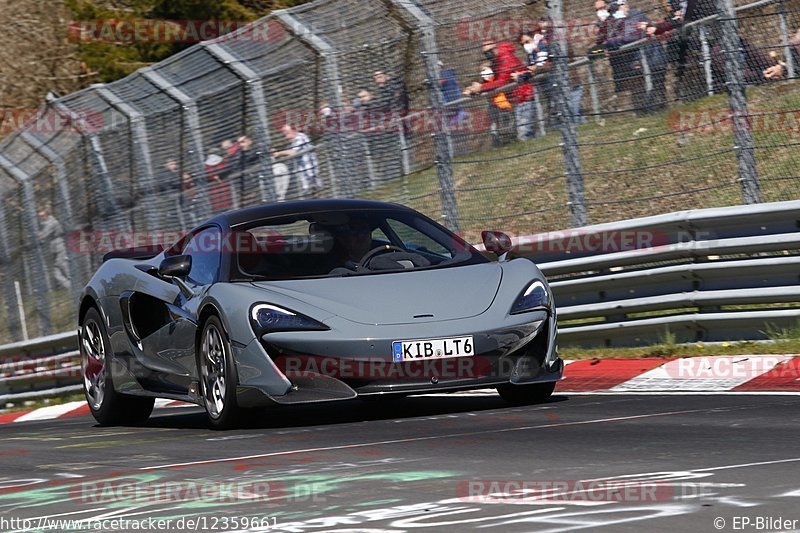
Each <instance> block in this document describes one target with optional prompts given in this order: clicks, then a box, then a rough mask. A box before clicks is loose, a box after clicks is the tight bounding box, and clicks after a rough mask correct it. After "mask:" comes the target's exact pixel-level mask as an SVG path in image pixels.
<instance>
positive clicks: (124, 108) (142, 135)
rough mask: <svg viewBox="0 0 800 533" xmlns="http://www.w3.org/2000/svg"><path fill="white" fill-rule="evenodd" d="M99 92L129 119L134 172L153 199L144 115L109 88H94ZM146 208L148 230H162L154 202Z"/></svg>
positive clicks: (97, 86) (150, 163)
mask: <svg viewBox="0 0 800 533" xmlns="http://www.w3.org/2000/svg"><path fill="white" fill-rule="evenodd" d="M93 87H94V88H95V90H96V91H97V95H98V96H99V97H100V98H102V99H103V100H105V101H106V102H107V103H108V104H109V105H110V106H111V107H113V108H114V109H116V110H117V111H119V112H120V113H122V114H123V115H125V118H127V119H128V127H129V128H130V134H131V140H132V141H133V153H132V154H131V156H130V157H131V159H132V160H133V163H134V169H135V170H134V171H135V173H136V177H137V178H138V180H139V183H140V184H141V185H142V186H143V187H142V189H143V190H144V193H145V195H146V196H150V197H151V198H152V197H154V196H155V194H156V193H157V191H156V183H155V182H156V180H155V174H154V171H153V160H152V159H151V158H150V141H149V140H148V138H147V127H146V125H145V123H144V115H142V114H141V113H140V112H139V111H137V110H136V109H134V108H133V107H132V106H131V105H130V104H128V103H126V102H124V101H123V100H122V99H121V98H120V97H119V96H117V95H116V94H114V93H112V92H111V91H110V90H109V89H108V88H107V87H105V86H103V85H94V86H93ZM144 204H145V206H144V208H145V213H146V217H147V223H146V224H145V226H146V228H147V229H160V228H159V224H158V216H159V214H158V213H156V210H155V206H154V205H153V202H152V201H149V200H147V199H145V201H144Z"/></svg>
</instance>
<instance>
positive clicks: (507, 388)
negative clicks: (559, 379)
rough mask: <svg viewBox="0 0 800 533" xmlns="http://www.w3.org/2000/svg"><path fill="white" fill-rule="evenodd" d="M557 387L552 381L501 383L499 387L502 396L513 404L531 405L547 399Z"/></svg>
mask: <svg viewBox="0 0 800 533" xmlns="http://www.w3.org/2000/svg"><path fill="white" fill-rule="evenodd" d="M555 388H556V383H555V381H553V382H551V383H533V384H531V385H512V384H510V383H509V384H508V385H501V386H499V387H497V392H498V393H499V394H500V397H501V398H502V399H504V400H505V401H507V402H508V403H510V404H512V405H530V404H534V403H542V402H545V401H547V399H548V398H550V396H551V395H552V394H553V391H554V390H555Z"/></svg>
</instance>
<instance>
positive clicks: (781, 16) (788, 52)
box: [778, 0, 795, 80]
mask: <svg viewBox="0 0 800 533" xmlns="http://www.w3.org/2000/svg"><path fill="white" fill-rule="evenodd" d="M778 20H779V21H780V26H781V44H782V45H783V56H784V57H785V58H786V77H787V78H789V79H790V80H791V79H794V75H795V71H794V69H795V65H794V54H793V53H792V47H791V45H790V44H789V23H788V22H787V20H786V3H785V2H783V0H781V2H780V3H779V4H778Z"/></svg>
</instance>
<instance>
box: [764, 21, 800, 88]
mask: <svg viewBox="0 0 800 533" xmlns="http://www.w3.org/2000/svg"><path fill="white" fill-rule="evenodd" d="M789 47H790V53H791V54H792V62H793V63H794V65H795V67H796V68H800V29H798V30H797V31H796V32H795V34H794V35H793V36H791V37H790V38H789ZM770 57H771V59H772V61H773V63H774V64H773V65H770V66H769V67H767V68H765V69H764V70H763V72H762V74H763V75H764V79H766V80H770V81H772V80H781V79H783V78H785V77H786V76H788V75H789V70H788V67H787V66H786V62H787V61H788V60H789V58H784V59H783V60H779V59H777V54H774V55H773V54H770Z"/></svg>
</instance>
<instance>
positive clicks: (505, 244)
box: [481, 231, 514, 260]
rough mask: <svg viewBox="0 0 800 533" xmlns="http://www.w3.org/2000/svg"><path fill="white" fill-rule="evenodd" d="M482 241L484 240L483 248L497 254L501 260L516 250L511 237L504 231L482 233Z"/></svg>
mask: <svg viewBox="0 0 800 533" xmlns="http://www.w3.org/2000/svg"><path fill="white" fill-rule="evenodd" d="M481 239H483V247H484V248H486V251H487V252H492V253H494V254H497V255H498V256H500V259H501V260H503V259H504V256H505V254H507V253H508V252H510V251H511V250H512V249H513V248H514V243H512V242H511V237H509V236H508V235H506V234H505V233H503V232H502V231H484V232H482V233H481Z"/></svg>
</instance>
